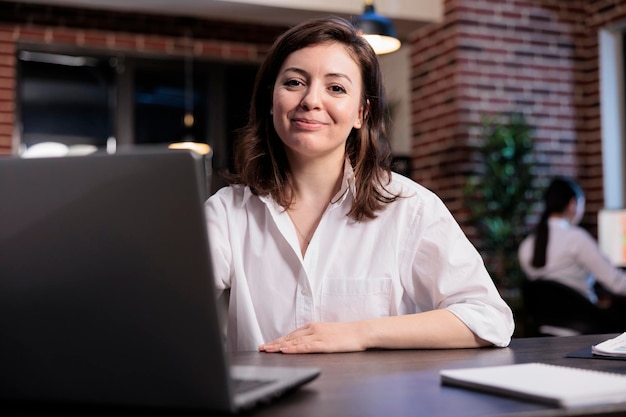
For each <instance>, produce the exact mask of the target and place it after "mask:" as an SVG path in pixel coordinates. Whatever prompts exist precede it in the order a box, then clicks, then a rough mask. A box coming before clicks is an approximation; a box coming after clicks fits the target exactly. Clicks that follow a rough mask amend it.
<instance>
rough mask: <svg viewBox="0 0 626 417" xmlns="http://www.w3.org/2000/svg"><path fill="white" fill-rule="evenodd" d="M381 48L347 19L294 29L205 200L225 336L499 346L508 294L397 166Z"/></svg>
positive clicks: (285, 344)
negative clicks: (221, 182) (228, 165)
mask: <svg viewBox="0 0 626 417" xmlns="http://www.w3.org/2000/svg"><path fill="white" fill-rule="evenodd" d="M385 104H386V103H385V90H384V87H383V84H382V76H381V71H380V67H379V61H378V58H377V57H376V54H375V53H374V51H373V50H372V48H371V46H370V45H369V44H368V43H367V41H366V40H365V39H364V38H362V37H361V36H359V34H358V32H357V30H356V29H355V27H354V26H353V25H352V24H351V23H350V22H348V21H347V20H345V19H341V18H337V17H328V18H320V19H314V20H310V21H306V22H304V23H302V24H300V25H297V26H295V27H293V28H292V29H290V30H288V31H287V32H285V33H284V34H283V35H282V36H281V37H279V38H278V40H277V41H276V42H275V43H274V45H273V46H272V48H271V49H270V50H269V52H268V55H267V58H266V60H265V62H264V63H263V64H262V66H261V68H260V69H259V73H258V74H257V78H256V83H255V87H254V91H253V96H252V103H251V106H250V115H249V120H248V124H247V126H246V127H245V129H243V130H242V131H241V136H240V137H239V138H238V142H237V146H236V148H235V171H234V172H233V173H231V174H230V175H228V176H227V180H228V181H230V186H229V187H224V188H222V189H221V190H219V191H218V192H217V193H216V194H214V195H213V196H211V197H210V198H209V199H208V200H207V202H206V213H207V221H208V230H209V236H210V239H211V258H212V261H213V264H214V271H215V272H214V274H215V279H216V286H217V288H218V291H219V292H220V296H221V297H224V299H225V300H228V323H227V326H228V329H227V332H226V334H227V336H228V343H229V347H230V349H232V350H254V349H258V350H261V351H264V352H282V353H306V352H345V351H359V350H365V349H369V348H400V349H406V348H459V347H479V346H487V345H495V346H506V345H508V343H509V341H510V338H511V335H512V333H513V317H512V313H511V310H510V308H509V307H508V306H507V305H506V303H505V302H504V301H503V300H502V298H501V297H500V295H499V294H498V291H497V290H496V288H495V286H494V284H493V282H492V280H491V278H490V277H489V274H488V273H487V271H486V269H485V267H484V264H483V262H482V259H481V257H480V255H479V254H478V252H477V251H476V249H475V248H474V247H473V246H472V245H471V243H470V242H469V240H468V239H467V238H466V236H465V235H464V234H463V232H462V231H461V228H460V227H459V226H458V224H457V223H456V222H455V221H454V219H453V218H452V215H451V214H450V212H449V211H448V209H447V208H446V207H445V206H444V204H443V202H442V201H441V200H440V199H439V198H438V197H437V196H436V195H435V194H433V193H432V192H430V191H429V190H427V189H425V188H424V187H422V186H420V185H419V184H417V183H415V182H413V181H412V180H410V179H408V178H406V177H403V176H401V175H399V174H397V173H394V172H392V171H391V169H390V162H391V158H390V152H389V145H388V143H387V138H386V126H385V117H384V109H385Z"/></svg>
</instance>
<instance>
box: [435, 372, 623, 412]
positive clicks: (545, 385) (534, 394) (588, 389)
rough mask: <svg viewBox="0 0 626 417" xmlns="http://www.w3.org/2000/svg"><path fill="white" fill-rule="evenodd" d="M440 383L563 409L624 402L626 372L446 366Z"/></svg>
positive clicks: (441, 373)
mask: <svg viewBox="0 0 626 417" xmlns="http://www.w3.org/2000/svg"><path fill="white" fill-rule="evenodd" d="M440 376H441V382H442V383H443V384H446V385H454V386H459V387H464V388H470V389H475V390H480V391H486V392H491V393H494V394H501V395H505V396H510V397H517V398H522V399H527V400H533V401H539V402H543V403H547V404H552V405H558V406H560V407H564V408H570V407H581V406H593V405H606V404H616V403H624V402H626V375H622V374H617V373H609V372H600V371H592V370H586V369H580V368H571V367H565V366H557V365H549V364H545V363H524V364H514V365H502V366H487V367H481V368H465V369H446V370H442V371H441V372H440Z"/></svg>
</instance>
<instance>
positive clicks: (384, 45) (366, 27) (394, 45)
mask: <svg viewBox="0 0 626 417" xmlns="http://www.w3.org/2000/svg"><path fill="white" fill-rule="evenodd" d="M354 25H355V26H356V27H357V28H358V29H359V30H360V31H361V32H362V36H363V37H364V38H365V39H367V41H368V42H369V43H370V45H372V48H373V49H374V52H376V54H379V55H381V54H388V53H390V52H394V51H396V50H398V48H400V40H398V38H397V36H396V29H395V27H394V26H393V23H392V22H391V20H390V19H388V18H386V17H384V16H381V15H379V14H378V13H376V10H375V9H374V1H373V0H366V1H365V10H364V12H363V14H362V15H360V16H359V17H358V18H356V19H355V21H354Z"/></svg>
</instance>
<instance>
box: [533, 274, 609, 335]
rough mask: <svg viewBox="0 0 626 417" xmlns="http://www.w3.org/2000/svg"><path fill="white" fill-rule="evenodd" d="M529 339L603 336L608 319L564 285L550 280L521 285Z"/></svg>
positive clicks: (594, 306) (600, 310) (595, 307)
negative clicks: (536, 337)
mask: <svg viewBox="0 0 626 417" xmlns="http://www.w3.org/2000/svg"><path fill="white" fill-rule="evenodd" d="M522 297H523V305H524V310H525V312H526V315H527V320H526V325H527V328H528V333H529V336H572V335H577V334H597V333H606V332H607V331H608V329H609V328H610V319H609V317H608V315H607V314H606V313H605V312H604V311H603V310H602V309H600V308H599V307H597V306H596V305H595V304H593V303H592V302H591V301H589V300H588V299H587V298H586V297H585V296H583V295H582V294H580V293H579V292H578V291H576V290H574V289H573V288H571V287H568V286H567V285H564V284H561V283H559V282H556V281H552V280H549V279H537V280H529V279H527V278H524V280H523V283H522Z"/></svg>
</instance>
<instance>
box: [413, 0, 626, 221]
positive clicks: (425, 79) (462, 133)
mask: <svg viewBox="0 0 626 417" xmlns="http://www.w3.org/2000/svg"><path fill="white" fill-rule="evenodd" d="M625 9H626V1H625V0H617V1H588V0H580V1H575V0H571V1H560V0H541V1H532V0H445V2H444V10H445V11H444V20H443V21H442V22H441V23H438V24H433V25H429V26H427V27H424V28H422V29H420V30H419V31H417V32H416V33H415V34H414V36H413V38H412V40H411V46H412V55H411V60H412V62H411V66H412V69H411V74H412V78H411V92H412V126H413V152H412V158H413V167H414V175H413V177H414V178H415V179H416V180H418V181H420V182H422V183H423V184H424V185H426V186H428V187H429V188H431V189H433V190H434V191H435V192H437V193H438V194H439V195H440V196H441V197H442V198H443V199H444V200H445V201H446V202H447V204H448V205H449V207H450V208H451V209H452V211H453V212H454V213H455V215H456V217H457V218H458V219H459V221H460V222H461V224H462V225H463V224H464V222H466V219H467V212H466V209H465V208H464V207H463V199H462V190H461V188H462V185H463V184H464V183H465V181H466V178H467V175H468V174H469V173H471V172H472V170H473V165H472V161H473V160H474V159H473V158H474V157H475V153H474V149H475V146H476V140H477V138H478V135H479V134H480V128H479V125H480V122H481V120H482V118H483V116H486V115H492V114H496V113H500V112H512V111H519V112H522V113H524V114H525V116H526V118H527V121H528V122H529V123H530V125H531V126H533V127H534V131H535V140H536V156H537V159H538V165H537V168H536V172H537V175H538V176H539V177H542V178H546V177H549V176H552V175H557V174H563V175H570V176H573V177H576V178H577V179H578V180H579V181H580V183H581V185H582V186H583V188H584V189H585V191H586V194H587V215H586V216H585V219H584V222H583V225H586V226H587V227H588V228H589V229H590V230H591V231H592V232H595V224H596V212H597V210H598V209H599V208H601V207H602V205H603V190H602V160H601V136H600V105H599V82H598V78H599V77H598V44H597V39H598V29H599V28H600V27H602V26H603V25H606V24H609V23H612V22H615V21H619V20H624V19H626V16H625ZM466 227H467V226H466Z"/></svg>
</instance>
